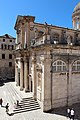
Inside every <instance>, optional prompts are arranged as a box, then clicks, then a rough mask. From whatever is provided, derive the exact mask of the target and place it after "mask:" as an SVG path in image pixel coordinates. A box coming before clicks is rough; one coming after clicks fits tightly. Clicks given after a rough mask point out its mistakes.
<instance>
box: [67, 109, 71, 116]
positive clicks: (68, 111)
mask: <svg viewBox="0 0 80 120" xmlns="http://www.w3.org/2000/svg"><path fill="white" fill-rule="evenodd" d="M70 112H71V111H70V108H68V109H67V117H68V118H70Z"/></svg>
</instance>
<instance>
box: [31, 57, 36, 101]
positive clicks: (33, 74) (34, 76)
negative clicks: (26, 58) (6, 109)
mask: <svg viewBox="0 0 80 120" xmlns="http://www.w3.org/2000/svg"><path fill="white" fill-rule="evenodd" d="M32 81H33V97H34V99H35V100H36V99H37V84H36V58H35V57H34V56H33V57H32Z"/></svg>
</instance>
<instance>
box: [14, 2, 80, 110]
mask: <svg viewBox="0 0 80 120" xmlns="http://www.w3.org/2000/svg"><path fill="white" fill-rule="evenodd" d="M72 23H73V28H72V29H70V28H64V27H59V26H54V25H49V24H47V23H46V22H45V23H44V24H42V23H36V22H35V17H34V16H21V15H19V16H18V17H17V20H16V23H15V27H14V28H15V30H16V33H17V38H16V50H15V52H14V54H15V81H16V85H17V86H20V90H25V92H32V93H33V97H34V99H36V100H37V101H38V102H39V103H40V106H41V108H42V110H43V111H47V110H50V109H52V108H56V107H60V106H66V105H67V106H69V105H72V104H73V103H77V102H80V3H78V4H77V5H76V7H75V8H74V11H73V14H72Z"/></svg>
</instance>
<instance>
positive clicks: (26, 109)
mask: <svg viewBox="0 0 80 120" xmlns="http://www.w3.org/2000/svg"><path fill="white" fill-rule="evenodd" d="M37 109H40V107H29V108H24V109H21V110H13V114H17V113H22V112H28V111H32V110H37Z"/></svg>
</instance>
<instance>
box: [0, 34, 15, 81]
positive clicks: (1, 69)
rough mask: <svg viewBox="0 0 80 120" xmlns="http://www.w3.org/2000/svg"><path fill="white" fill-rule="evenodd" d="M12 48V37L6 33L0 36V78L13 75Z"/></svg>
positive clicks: (13, 39)
mask: <svg viewBox="0 0 80 120" xmlns="http://www.w3.org/2000/svg"><path fill="white" fill-rule="evenodd" d="M14 49H15V38H14V37H12V36H10V35H8V34H5V35H3V36H0V78H1V79H2V80H9V79H13V78H14V76H15V75H14V74H15V67H14V66H15V64H14V55H13V50H14Z"/></svg>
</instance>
